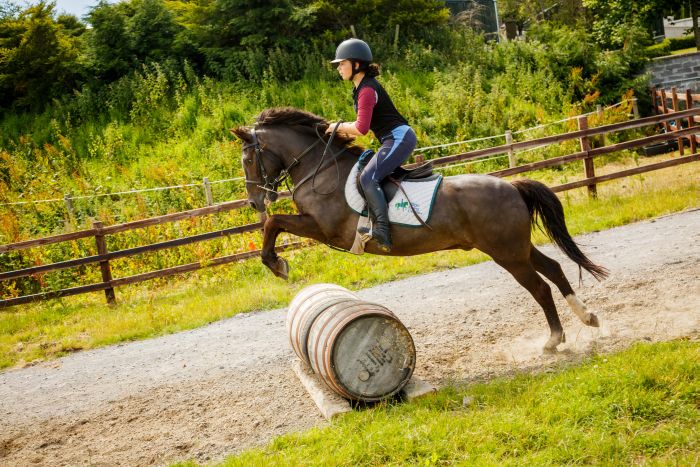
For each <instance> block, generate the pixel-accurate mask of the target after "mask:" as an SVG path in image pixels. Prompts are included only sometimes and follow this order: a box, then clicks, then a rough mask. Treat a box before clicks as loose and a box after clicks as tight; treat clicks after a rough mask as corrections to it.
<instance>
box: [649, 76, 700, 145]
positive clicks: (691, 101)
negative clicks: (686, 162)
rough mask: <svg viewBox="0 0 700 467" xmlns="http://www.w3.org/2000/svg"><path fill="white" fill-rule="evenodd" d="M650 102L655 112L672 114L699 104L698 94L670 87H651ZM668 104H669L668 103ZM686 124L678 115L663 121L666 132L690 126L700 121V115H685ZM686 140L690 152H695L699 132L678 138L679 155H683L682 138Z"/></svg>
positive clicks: (698, 142) (699, 137) (699, 138)
mask: <svg viewBox="0 0 700 467" xmlns="http://www.w3.org/2000/svg"><path fill="white" fill-rule="evenodd" d="M651 102H652V107H653V109H654V113H655V114H673V113H676V112H679V111H680V110H687V109H692V108H693V107H694V105H695V104H698V105H700V94H694V93H693V92H692V91H691V90H690V89H686V91H685V92H681V93H678V92H677V91H676V88H671V90H670V91H667V90H665V89H659V88H652V89H651ZM669 104H670V105H669ZM681 104H682V105H681ZM686 120H687V121H686V124H685V126H684V125H683V123H684V122H683V118H682V117H679V118H678V119H674V120H667V121H665V122H664V124H663V125H664V129H665V130H666V132H670V131H679V130H681V129H683V128H690V127H692V126H695V125H696V124H697V123H700V117H698V116H689V117H686ZM686 139H687V140H688V143H689V146H690V153H691V154H695V152H696V149H697V146H698V144H700V134H697V133H693V134H689V135H686V136H685V137H679V138H678V151H679V153H680V155H681V156H682V155H684V147H683V146H684V140H686Z"/></svg>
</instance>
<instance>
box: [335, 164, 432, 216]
mask: <svg viewBox="0 0 700 467" xmlns="http://www.w3.org/2000/svg"><path fill="white" fill-rule="evenodd" d="M357 171H358V167H357V164H355V166H354V167H353V168H352V170H351V171H350V175H348V179H347V181H346V182H345V200H346V201H347V203H348V206H350V209H352V210H353V211H355V212H356V213H358V214H359V215H361V216H366V215H367V211H366V209H365V208H366V206H367V203H366V202H365V199H364V198H363V197H362V195H361V194H360V192H359V191H358V190H357ZM441 182H442V175H440V176H439V177H437V178H434V179H431V180H425V181H421V180H420V179H419V180H404V181H403V182H401V188H403V191H402V190H398V191H397V192H396V194H395V195H394V197H393V198H392V199H391V201H390V202H389V222H391V223H392V224H401V225H410V226H420V225H421V223H420V222H419V221H418V219H416V215H415V214H414V213H413V210H415V211H416V213H417V214H418V215H419V216H420V218H421V219H422V220H423V222H426V223H427V222H428V219H430V213H431V212H432V210H433V203H434V202H435V195H436V194H437V191H438V188H440V183H441ZM404 191H405V192H406V195H408V199H406V195H404V193H403V192H404ZM409 200H410V201H409ZM409 202H410V203H411V204H412V205H413V210H412V209H411V206H409V204H408V203H409Z"/></svg>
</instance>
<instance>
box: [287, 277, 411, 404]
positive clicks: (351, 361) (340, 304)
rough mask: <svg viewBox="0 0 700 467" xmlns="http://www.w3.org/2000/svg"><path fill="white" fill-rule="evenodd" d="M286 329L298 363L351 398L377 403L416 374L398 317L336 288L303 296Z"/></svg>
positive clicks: (315, 289) (294, 304)
mask: <svg viewBox="0 0 700 467" xmlns="http://www.w3.org/2000/svg"><path fill="white" fill-rule="evenodd" d="M309 289H312V290H309ZM287 329H288V331H289V338H290V342H291V343H292V348H293V349H294V351H295V353H296V354H297V355H298V356H299V358H301V359H302V360H303V361H304V362H306V363H307V365H308V366H309V367H310V368H311V369H312V370H313V371H314V372H315V373H316V374H317V375H319V377H320V378H321V380H322V381H323V382H324V383H325V384H326V385H327V386H328V387H329V388H330V389H331V390H333V391H335V392H336V393H338V394H340V395H341V396H343V397H345V398H347V399H351V400H362V401H367V402H372V401H378V400H381V399H384V398H386V397H389V396H391V395H393V394H396V393H397V392H398V391H400V390H401V389H402V388H403V387H404V386H405V385H406V383H407V382H408V381H409V379H410V378H411V375H412V374H413V370H414V369H415V361H416V351H415V346H414V344H413V339H412V338H411V335H410V334H409V332H408V330H407V329H406V327H405V326H404V325H403V324H402V323H401V322H400V321H399V319H398V318H397V317H396V315H394V313H392V312H391V310H389V309H388V308H386V307H383V306H381V305H378V304H376V303H370V302H366V301H362V300H360V299H359V298H358V297H357V296H356V295H355V294H353V293H352V292H350V291H348V290H346V289H343V288H342V287H339V286H337V285H335V284H316V285H314V286H311V287H308V288H306V289H304V290H302V291H301V292H299V294H297V296H296V297H295V298H294V300H292V303H291V305H290V307H289V312H288V315H287Z"/></svg>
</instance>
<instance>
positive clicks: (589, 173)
mask: <svg viewBox="0 0 700 467" xmlns="http://www.w3.org/2000/svg"><path fill="white" fill-rule="evenodd" d="M578 129H579V130H587V129H588V117H586V116H585V115H581V116H580V117H579V118H578ZM580 142H581V151H586V152H588V151H590V150H591V143H590V141H589V140H588V136H582V137H581V138H580ZM583 171H584V174H585V176H586V178H593V177H595V169H594V167H593V158H592V157H590V156H588V155H587V156H586V158H585V159H583ZM588 196H589V197H591V198H596V197H598V187H597V186H596V185H595V184H591V185H588Z"/></svg>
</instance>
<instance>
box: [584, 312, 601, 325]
mask: <svg viewBox="0 0 700 467" xmlns="http://www.w3.org/2000/svg"><path fill="white" fill-rule="evenodd" d="M586 325H588V326H591V327H594V328H599V327H600V321H599V320H598V317H597V316H596V315H595V314H593V313H588V322H587V323H586Z"/></svg>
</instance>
